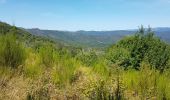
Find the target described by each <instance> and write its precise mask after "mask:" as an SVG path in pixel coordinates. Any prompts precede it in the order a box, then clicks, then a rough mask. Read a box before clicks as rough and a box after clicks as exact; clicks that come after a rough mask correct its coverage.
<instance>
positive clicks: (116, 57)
mask: <svg viewBox="0 0 170 100" xmlns="http://www.w3.org/2000/svg"><path fill="white" fill-rule="evenodd" d="M106 59H107V60H108V63H109V65H111V66H112V65H113V64H118V65H119V66H123V67H124V68H125V69H127V67H128V66H129V65H130V62H129V59H130V53H129V51H128V50H126V49H124V48H118V47H116V46H113V47H111V48H109V50H108V51H107V54H106Z"/></svg>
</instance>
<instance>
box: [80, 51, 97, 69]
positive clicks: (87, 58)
mask: <svg viewBox="0 0 170 100" xmlns="http://www.w3.org/2000/svg"><path fill="white" fill-rule="evenodd" d="M77 59H78V60H80V61H81V62H82V63H83V64H84V65H86V66H93V65H94V64H95V63H96V61H97V60H98V56H97V54H96V52H95V51H93V50H90V51H89V52H81V53H80V54H79V55H77Z"/></svg>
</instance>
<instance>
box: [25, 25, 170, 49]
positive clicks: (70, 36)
mask: <svg viewBox="0 0 170 100" xmlns="http://www.w3.org/2000/svg"><path fill="white" fill-rule="evenodd" d="M27 31H28V32H30V33H32V34H34V35H38V36H45V37H50V38H52V39H53V40H56V41H60V42H63V43H67V44H70V45H76V46H84V47H106V46H109V45H110V44H112V43H115V42H116V41H118V40H120V39H121V38H122V37H125V36H127V35H132V34H134V33H135V32H136V30H135V29H134V30H116V31H76V32H71V31H57V30H40V29H37V28H35V29H27ZM153 31H154V32H155V33H156V35H157V36H158V37H160V38H161V39H163V40H165V41H168V42H170V28H168V27H162V28H154V29H153Z"/></svg>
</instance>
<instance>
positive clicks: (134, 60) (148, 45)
mask: <svg viewBox="0 0 170 100" xmlns="http://www.w3.org/2000/svg"><path fill="white" fill-rule="evenodd" d="M117 47H118V48H124V49H126V50H128V51H129V52H130V59H129V61H130V66H132V67H133V68H134V69H139V68H140V64H141V62H142V61H146V62H149V64H151V66H152V67H153V68H156V69H158V70H160V71H161V72H163V71H164V69H165V68H166V67H167V65H168V61H169V58H170V49H169V45H168V44H166V43H165V42H164V41H161V40H160V39H159V38H157V37H156V36H155V35H154V33H153V32H152V31H151V29H150V28H149V29H148V31H145V30H144V29H143V28H141V29H140V30H139V31H138V32H137V33H136V34H135V35H134V36H130V37H126V38H124V39H122V40H121V41H119V42H118V44H117Z"/></svg>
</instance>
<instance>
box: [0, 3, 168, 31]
mask: <svg viewBox="0 0 170 100" xmlns="http://www.w3.org/2000/svg"><path fill="white" fill-rule="evenodd" d="M0 20H1V21H5V22H7V23H10V24H12V23H15V25H16V26H19V27H24V28H41V29H53V30H71V31H75V30H117V29H118V30H119V29H134V28H138V26H140V25H141V24H142V25H144V26H147V25H150V26H151V27H170V0H0Z"/></svg>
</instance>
